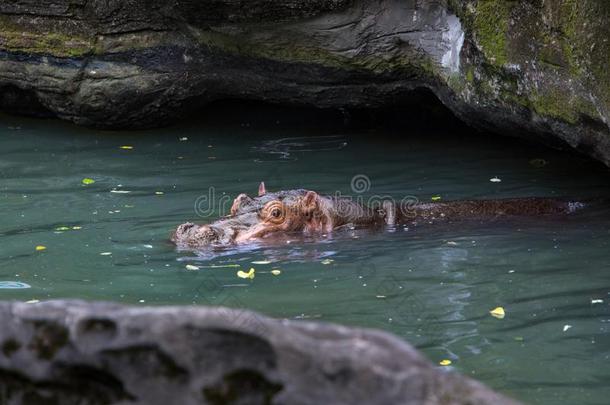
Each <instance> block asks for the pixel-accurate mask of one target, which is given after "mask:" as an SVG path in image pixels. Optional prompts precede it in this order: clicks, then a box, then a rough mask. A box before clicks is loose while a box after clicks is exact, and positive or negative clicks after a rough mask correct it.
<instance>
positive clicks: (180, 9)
mask: <svg viewBox="0 0 610 405" xmlns="http://www.w3.org/2000/svg"><path fill="white" fill-rule="evenodd" d="M609 19H610V2H608V1H604V0H534V1H531V0H510V1H508V0H437V1H434V0H429V1H419V0H381V1H377V0H300V1H295V0H206V1H201V0H181V1H167V0H147V1H145V0H88V1H87V0H52V1H51V0H44V1H40V0H7V1H3V2H1V3H0V109H4V110H9V111H13V112H21V113H29V114H37V115H52V116H58V117H60V118H63V119H68V120H71V121H74V122H76V123H79V124H84V125H92V126H100V127H144V126H155V125H163V124H166V123H169V122H171V121H172V120H173V119H176V118H177V117H180V116H181V115H183V114H188V113H189V112H192V110H194V109H203V108H205V105H206V103H208V102H210V101H213V100H217V99H227V98H231V99H248V100H264V101H271V102H277V103H290V104H301V105H312V106H317V107H341V108H349V107H358V108H360V107H378V106H383V105H386V104H390V103H395V102H398V101H400V100H404V99H408V98H409V97H411V96H412V95H413V91H414V90H415V89H422V88H424V89H429V90H430V91H432V92H433V93H434V94H436V96H437V97H438V98H439V99H440V100H441V101H442V102H443V103H444V104H445V105H447V106H448V107H449V108H450V109H451V110H452V111H453V112H454V113H455V114H456V115H457V116H458V117H460V118H461V119H462V120H464V121H465V122H467V123H469V124H470V125H473V126H475V127H478V128H483V129H487V130H492V131H494V132H497V133H502V134H507V135H513V136H523V137H530V138H535V139H539V140H543V141H546V142H550V143H554V144H557V145H560V146H561V145H570V146H571V147H574V148H577V149H579V150H581V151H584V152H585V153H588V154H589V155H591V156H593V157H595V158H597V159H600V160H601V161H603V162H605V163H606V164H610V130H609V118H610V112H609V110H610V74H609V73H608V59H609V58H610V42H609V41H610V25H609V24H607V21H608V20H609Z"/></svg>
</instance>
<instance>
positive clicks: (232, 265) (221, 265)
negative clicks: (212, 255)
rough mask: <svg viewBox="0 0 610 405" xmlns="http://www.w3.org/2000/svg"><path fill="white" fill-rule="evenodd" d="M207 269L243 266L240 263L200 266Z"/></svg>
mask: <svg viewBox="0 0 610 405" xmlns="http://www.w3.org/2000/svg"><path fill="white" fill-rule="evenodd" d="M200 267H205V268H206V269H222V268H226V267H241V266H240V265H239V264H212V265H211V266H200Z"/></svg>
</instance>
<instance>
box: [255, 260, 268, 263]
mask: <svg viewBox="0 0 610 405" xmlns="http://www.w3.org/2000/svg"><path fill="white" fill-rule="evenodd" d="M270 263H271V262H270V261H269V260H255V261H253V262H252V264H270Z"/></svg>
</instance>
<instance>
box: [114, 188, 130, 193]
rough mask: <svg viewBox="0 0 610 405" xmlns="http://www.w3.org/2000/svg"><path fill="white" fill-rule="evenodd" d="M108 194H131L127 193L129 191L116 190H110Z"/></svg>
mask: <svg viewBox="0 0 610 405" xmlns="http://www.w3.org/2000/svg"><path fill="white" fill-rule="evenodd" d="M110 192H111V193H114V194H129V193H131V191H129V190H116V189H112V190H110Z"/></svg>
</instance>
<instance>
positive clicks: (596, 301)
mask: <svg viewBox="0 0 610 405" xmlns="http://www.w3.org/2000/svg"><path fill="white" fill-rule="evenodd" d="M603 303H604V300H601V299H593V300H591V304H603Z"/></svg>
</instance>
